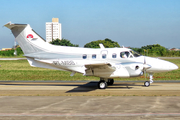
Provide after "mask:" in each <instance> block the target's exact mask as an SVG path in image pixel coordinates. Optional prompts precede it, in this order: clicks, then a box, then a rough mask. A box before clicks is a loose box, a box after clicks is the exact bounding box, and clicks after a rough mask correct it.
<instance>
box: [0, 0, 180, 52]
mask: <svg viewBox="0 0 180 120" xmlns="http://www.w3.org/2000/svg"><path fill="white" fill-rule="evenodd" d="M53 17H55V18H59V22H60V23H61V24H62V37H63V38H65V39H68V40H70V41H71V42H72V43H74V44H79V45H80V46H81V47H83V46H84V45H85V44H86V43H89V42H91V41H95V40H100V39H101V40H102V39H105V38H109V39H111V40H113V41H116V42H118V43H119V44H120V45H124V46H127V47H128V46H130V47H141V46H145V45H152V44H157V43H158V44H160V45H162V46H164V47H166V48H172V47H176V48H180V0H0V25H1V26H3V25H4V24H6V23H7V22H9V21H11V22H12V23H22V24H30V25H31V27H32V28H33V29H34V30H35V31H36V32H37V33H38V34H40V35H41V36H42V37H43V38H45V23H46V22H51V21H52V18H53ZM14 40H15V39H14V36H13V35H12V34H11V31H10V30H9V29H7V28H6V27H0V49H1V48H11V47H12V46H13V45H14Z"/></svg>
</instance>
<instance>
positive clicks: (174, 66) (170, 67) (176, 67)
mask: <svg viewBox="0 0 180 120" xmlns="http://www.w3.org/2000/svg"><path fill="white" fill-rule="evenodd" d="M178 68H179V67H178V66H177V65H175V64H173V63H170V65H169V69H170V70H176V69H178Z"/></svg>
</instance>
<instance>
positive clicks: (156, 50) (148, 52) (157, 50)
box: [0, 38, 180, 57]
mask: <svg viewBox="0 0 180 120" xmlns="http://www.w3.org/2000/svg"><path fill="white" fill-rule="evenodd" d="M100 43H102V44H103V45H104V47H105V48H114V47H120V45H119V44H118V42H115V41H112V40H111V39H108V38H106V39H104V40H96V41H92V42H89V43H87V44H85V45H84V47H85V48H99V44H100ZM50 44H53V45H61V46H72V47H79V45H77V44H72V43H71V42H70V40H67V39H64V38H63V39H62V40H60V39H56V40H53V41H52V42H50ZM130 49H132V50H134V51H137V52H139V53H140V54H142V55H145V56H153V57H180V51H170V50H168V49H167V48H165V47H163V46H161V45H159V44H154V45H147V46H142V47H141V48H130ZM14 51H15V49H14V48H13V49H12V50H7V51H0V56H14ZM16 51H17V56H22V55H23V52H22V50H21V48H20V47H19V46H16Z"/></svg>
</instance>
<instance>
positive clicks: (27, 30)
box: [4, 22, 47, 55]
mask: <svg viewBox="0 0 180 120" xmlns="http://www.w3.org/2000/svg"><path fill="white" fill-rule="evenodd" d="M4 26H6V27H7V28H9V29H10V30H11V31H12V33H13V35H14V37H15V38H16V41H17V42H18V43H19V45H20V47H21V48H22V50H23V52H24V54H25V55H26V54H32V53H35V52H36V53H37V52H42V51H45V49H44V48H41V47H40V46H42V44H47V43H46V42H45V40H44V39H43V38H42V37H41V36H39V35H38V34H37V33H36V32H35V31H34V30H33V29H32V28H31V27H30V25H29V24H12V23H11V22H9V23H7V24H6V25H4Z"/></svg>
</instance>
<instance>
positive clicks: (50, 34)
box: [46, 18, 62, 42]
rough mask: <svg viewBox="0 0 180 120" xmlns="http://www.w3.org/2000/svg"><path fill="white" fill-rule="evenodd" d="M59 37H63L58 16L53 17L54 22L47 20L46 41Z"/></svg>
mask: <svg viewBox="0 0 180 120" xmlns="http://www.w3.org/2000/svg"><path fill="white" fill-rule="evenodd" d="M57 38H59V39H60V40H61V39H62V32H61V23H59V19H58V18H52V22H46V42H51V41H52V40H53V39H54V40H55V39H57Z"/></svg>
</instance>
